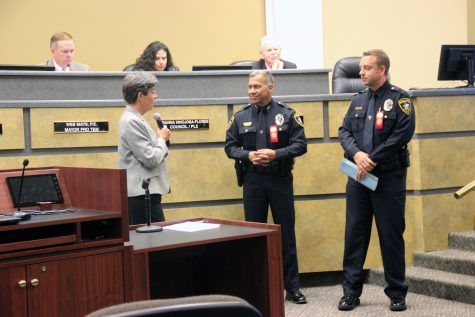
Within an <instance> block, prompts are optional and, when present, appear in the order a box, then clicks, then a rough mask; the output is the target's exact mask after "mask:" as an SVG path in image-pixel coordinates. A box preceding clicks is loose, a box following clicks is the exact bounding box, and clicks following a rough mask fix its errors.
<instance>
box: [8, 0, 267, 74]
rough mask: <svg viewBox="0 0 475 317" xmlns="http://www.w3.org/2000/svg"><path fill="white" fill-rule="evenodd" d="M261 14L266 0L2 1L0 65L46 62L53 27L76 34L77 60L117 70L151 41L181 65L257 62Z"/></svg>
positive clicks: (188, 68)
mask: <svg viewBox="0 0 475 317" xmlns="http://www.w3.org/2000/svg"><path fill="white" fill-rule="evenodd" d="M237 4H239V5H237ZM263 17H264V0H240V1H221V0H199V1H193V0H173V1H170V0H135V1H125V0H100V1H97V0H82V1H72V0H44V1H39V0H20V1H14V0H2V1H0V21H1V22H0V25H1V27H0V43H2V44H3V45H2V48H1V49H0V64H2V63H3V64H38V63H41V62H43V61H45V60H47V59H49V58H50V53H49V39H50V37H51V35H52V34H53V33H55V32H58V31H67V32H69V33H71V34H72V35H73V36H74V37H75V38H76V56H75V59H76V60H77V61H80V62H83V63H86V64H89V65H90V66H91V67H92V69H93V70H107V71H110V70H122V69H123V67H124V66H126V65H128V64H131V63H133V62H134V61H135V59H136V58H137V57H138V56H139V55H140V54H141V53H142V51H143V49H144V48H145V47H146V46H147V45H148V44H149V43H150V42H152V41H155V40H161V41H163V42H164V43H166V44H167V45H168V46H169V47H170V49H171V51H172V54H173V59H174V61H175V63H176V64H177V65H178V66H179V67H180V68H181V69H182V70H191V66H192V65H198V64H201V65H203V64H229V63H231V62H233V61H235V60H241V59H257V58H258V45H259V39H260V37H261V36H262V35H263V34H264V32H265V21H264V19H263Z"/></svg>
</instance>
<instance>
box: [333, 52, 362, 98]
mask: <svg viewBox="0 0 475 317" xmlns="http://www.w3.org/2000/svg"><path fill="white" fill-rule="evenodd" d="M360 59H361V57H345V58H342V59H340V60H339V61H338V62H336V64H335V67H334V68H333V75H332V91H333V93H334V94H341V93H355V92H358V91H360V90H363V89H365V86H364V85H363V82H362V81H361V78H360V75H359V72H360V69H359V64H360Z"/></svg>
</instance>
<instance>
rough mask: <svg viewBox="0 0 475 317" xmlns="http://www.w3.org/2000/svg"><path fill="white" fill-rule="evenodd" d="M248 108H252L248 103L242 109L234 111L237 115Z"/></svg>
mask: <svg viewBox="0 0 475 317" xmlns="http://www.w3.org/2000/svg"><path fill="white" fill-rule="evenodd" d="M250 106H252V104H250V103H248V104H247V105H245V106H244V107H242V108H241V109H239V110H238V111H236V113H239V112H241V111H243V110H246V109H247V108H249V107H250Z"/></svg>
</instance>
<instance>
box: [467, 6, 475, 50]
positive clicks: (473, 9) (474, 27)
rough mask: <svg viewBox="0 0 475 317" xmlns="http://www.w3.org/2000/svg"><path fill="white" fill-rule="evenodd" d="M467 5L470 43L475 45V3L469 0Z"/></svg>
mask: <svg viewBox="0 0 475 317" xmlns="http://www.w3.org/2000/svg"><path fill="white" fill-rule="evenodd" d="M467 3H468V5H467V20H468V24H467V29H468V43H469V44H475V1H473V0H468V2H467Z"/></svg>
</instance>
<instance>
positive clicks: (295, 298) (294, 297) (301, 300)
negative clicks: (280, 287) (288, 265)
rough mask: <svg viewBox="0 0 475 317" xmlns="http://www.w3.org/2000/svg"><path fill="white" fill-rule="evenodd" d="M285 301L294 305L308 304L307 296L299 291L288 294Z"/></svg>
mask: <svg viewBox="0 0 475 317" xmlns="http://www.w3.org/2000/svg"><path fill="white" fill-rule="evenodd" d="M286 293H287V294H285V299H286V300H289V301H291V302H292V303H294V304H307V299H306V298H305V295H304V294H302V293H301V292H300V291H299V290H296V291H291V292H286Z"/></svg>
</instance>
